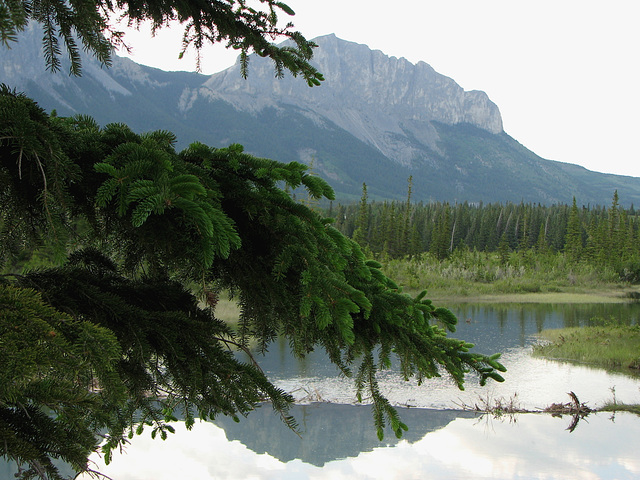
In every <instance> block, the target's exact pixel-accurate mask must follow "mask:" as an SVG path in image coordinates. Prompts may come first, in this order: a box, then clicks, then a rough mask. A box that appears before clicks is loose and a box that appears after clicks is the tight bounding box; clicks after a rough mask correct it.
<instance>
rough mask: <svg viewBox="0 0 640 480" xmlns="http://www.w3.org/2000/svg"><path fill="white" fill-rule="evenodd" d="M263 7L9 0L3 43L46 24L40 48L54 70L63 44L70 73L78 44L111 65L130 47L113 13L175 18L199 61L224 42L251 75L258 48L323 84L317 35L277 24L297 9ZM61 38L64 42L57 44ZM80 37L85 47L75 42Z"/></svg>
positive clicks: (0, 34)
mask: <svg viewBox="0 0 640 480" xmlns="http://www.w3.org/2000/svg"><path fill="white" fill-rule="evenodd" d="M259 6H260V7H264V9H260V8H257V7H256V5H248V4H247V3H246V2H244V1H243V0H225V1H219V0H213V1H211V2H195V1H189V0H188V1H184V2H171V1H170V2H163V1H159V0H143V1H130V0H121V1H118V2H115V3H114V2H111V1H107V0H75V1H73V2H66V1H64V0H52V1H43V0H32V1H29V2H16V1H8V2H3V3H2V8H0V46H9V45H10V42H15V41H17V38H18V33H19V32H21V31H23V30H24V29H25V27H26V26H27V24H28V23H29V22H30V21H35V22H37V23H38V24H40V25H41V27H42V30H43V40H42V44H43V52H44V57H45V60H46V64H47V67H48V68H49V69H50V70H52V71H57V70H59V69H60V67H61V62H60V56H61V55H62V50H63V47H64V50H66V54H67V56H68V57H69V60H70V61H71V67H70V73H71V74H73V75H80V74H81V67H82V65H81V59H80V48H83V49H84V50H86V51H88V52H90V53H91V54H93V55H95V57H96V58H97V59H98V60H99V61H100V62H101V63H102V64H103V65H107V66H108V65H110V64H111V56H112V54H113V48H114V47H116V48H117V47H120V46H125V47H127V48H129V47H128V45H127V44H126V38H125V36H124V33H123V32H122V31H118V30H115V29H114V27H113V26H112V25H113V24H114V23H115V20H117V19H121V20H126V21H127V22H128V23H129V24H131V25H140V24H142V23H143V22H147V21H149V22H151V23H152V25H153V28H154V30H159V29H161V28H164V27H169V25H170V24H171V21H172V20H175V19H178V20H179V21H180V23H181V24H182V25H183V26H184V32H183V38H182V52H181V53H180V57H182V56H183V55H184V53H185V52H186V51H187V49H189V48H191V47H193V48H195V50H196V53H197V58H196V59H197V65H198V66H199V65H200V52H201V51H202V48H203V47H204V46H205V45H206V44H207V43H225V44H226V46H227V47H229V48H233V49H236V50H238V51H239V53H240V64H241V73H242V75H243V76H245V77H246V75H247V71H248V65H249V64H248V55H249V53H251V52H255V53H257V54H258V55H260V56H262V57H269V58H271V59H272V60H273V62H274V67H275V72H276V75H277V76H279V77H281V76H282V75H283V74H284V70H288V71H290V72H291V73H292V74H293V75H294V76H297V75H300V76H302V77H303V78H304V79H305V80H306V82H307V84H308V85H309V86H313V85H320V82H322V80H324V78H323V76H322V74H321V73H320V72H319V71H318V70H317V69H316V68H315V67H313V66H312V65H311V64H310V63H309V60H310V59H311V57H312V55H313V48H314V47H315V46H316V45H315V44H314V43H313V42H311V41H309V40H307V39H306V38H304V36H303V35H302V34H301V33H300V32H298V31H294V30H292V29H293V24H292V23H290V22H288V23H286V24H285V25H284V26H282V25H281V24H279V15H280V14H282V13H284V14H285V15H287V16H293V15H294V12H293V10H292V9H291V7H289V6H288V5H286V4H285V3H283V2H280V1H277V0H261V2H260V4H259ZM278 38H279V39H282V40H284V39H288V40H290V42H289V44H288V45H286V46H277V45H275V44H274V43H273V42H274V40H275V39H278ZM60 40H62V44H63V45H60V43H61V42H60ZM78 42H80V43H81V44H82V46H80V45H78Z"/></svg>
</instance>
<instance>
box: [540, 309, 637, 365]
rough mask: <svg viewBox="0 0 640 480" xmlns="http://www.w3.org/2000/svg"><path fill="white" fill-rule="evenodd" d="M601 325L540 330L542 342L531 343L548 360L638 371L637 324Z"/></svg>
mask: <svg viewBox="0 0 640 480" xmlns="http://www.w3.org/2000/svg"><path fill="white" fill-rule="evenodd" d="M599 320H601V319H592V322H595V323H596V324H597V323H602V325H592V326H586V327H569V328H561V329H554V330H543V331H542V332H541V333H540V337H541V338H542V339H543V343H540V344H538V345H536V346H534V349H533V354H534V355H535V356H540V357H545V358H548V359H551V360H560V361H570V362H577V363H584V364H589V365H595V366H598V367H603V368H607V369H612V370H616V371H625V372H626V373H631V374H636V375H637V374H639V373H640V325H616V324H610V323H611V322H610V321H599Z"/></svg>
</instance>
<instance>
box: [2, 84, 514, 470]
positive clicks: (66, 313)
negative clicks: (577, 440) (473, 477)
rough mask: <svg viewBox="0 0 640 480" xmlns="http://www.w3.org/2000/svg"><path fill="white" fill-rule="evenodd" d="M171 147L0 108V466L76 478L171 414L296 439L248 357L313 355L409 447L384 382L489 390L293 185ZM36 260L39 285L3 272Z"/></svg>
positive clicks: (26, 108) (282, 403)
mask: <svg viewBox="0 0 640 480" xmlns="http://www.w3.org/2000/svg"><path fill="white" fill-rule="evenodd" d="M174 142H175V138H174V136H173V135H172V134H171V133H169V132H163V131H158V132H152V133H148V134H144V135H138V134H136V133H134V132H132V131H131V130H130V129H129V128H128V127H127V126H125V125H119V124H111V125H106V126H105V127H103V128H100V127H99V126H98V125H96V124H95V122H94V121H93V120H92V119H90V118H87V117H83V116H78V117H74V118H59V117H55V116H49V115H47V114H46V113H45V112H44V111H42V110H41V109H40V108H39V107H38V106H37V105H36V104H35V103H34V102H33V101H32V100H30V99H28V98H26V97H24V96H23V95H20V94H17V93H15V92H13V91H11V90H10V89H8V88H3V89H2V90H1V91H0V160H1V164H0V202H1V207H2V208H1V211H0V239H1V241H0V259H1V260H2V262H3V265H4V270H5V272H6V274H5V275H3V276H2V277H1V280H0V345H1V349H0V355H1V357H2V358H1V359H0V360H1V361H0V380H1V382H2V389H0V451H1V452H2V455H3V456H5V457H7V458H9V459H12V460H15V461H16V462H18V463H19V464H21V465H25V470H24V471H23V473H24V478H30V477H33V476H38V475H39V476H41V477H43V478H44V476H45V475H47V476H49V477H50V478H57V477H56V475H57V474H56V470H55V466H54V465H53V463H52V462H51V459H54V458H59V459H61V460H63V461H65V462H67V463H69V464H70V465H71V466H72V467H73V468H74V469H76V470H77V471H83V470H86V469H87V468H88V466H87V456H88V455H89V454H90V453H91V452H93V451H96V450H98V449H99V448H102V449H103V451H104V452H105V453H106V458H107V460H108V459H109V458H110V452H111V450H113V449H114V448H118V447H119V446H121V445H122V444H123V442H124V441H125V440H126V438H127V436H132V435H134V434H135V433H136V432H139V431H141V429H143V428H144V427H145V426H149V428H151V429H152V432H153V433H154V435H156V434H158V435H160V436H161V437H163V438H164V437H165V436H166V435H167V433H168V432H171V430H172V429H171V426H170V424H168V423H167V422H168V421H170V420H172V419H175V417H176V416H177V415H178V414H181V415H185V417H186V421H187V425H188V426H190V425H192V424H193V422H194V419H195V417H199V418H202V419H208V418H214V417H215V416H216V415H219V414H224V415H230V416H232V417H234V418H238V417H240V416H243V415H246V414H248V413H249V412H250V411H251V410H252V409H253V408H255V407H256V405H258V404H259V403H260V402H263V401H265V400H268V401H270V402H271V403H272V405H273V408H274V409H275V411H276V412H278V414H279V415H281V416H282V419H283V420H284V422H285V423H287V424H288V425H290V426H291V427H292V428H295V427H296V424H295V420H294V419H293V418H291V417H290V415H289V413H288V408H289V406H290V405H291V402H292V398H291V397H290V396H289V395H287V394H286V393H285V392H283V391H281V390H279V389H278V388H276V387H274V386H273V385H272V384H271V383H270V382H269V380H268V379H267V378H266V377H265V375H264V374H263V373H262V371H261V370H260V368H259V366H258V362H257V360H256V358H255V357H254V356H250V357H249V358H250V359H251V360H250V362H249V363H243V362H241V361H239V360H238V357H236V356H235V355H234V353H233V352H234V351H237V350H238V349H244V350H245V351H248V347H247V346H248V342H249V340H257V341H258V342H259V344H260V345H262V347H264V348H267V346H268V344H269V342H270V341H272V340H273V339H275V338H276V337H277V336H285V337H286V338H287V339H288V341H289V343H290V345H291V349H292V351H293V352H294V353H295V354H296V355H300V356H303V355H305V354H306V353H308V352H310V351H312V350H314V349H318V348H320V349H323V350H324V351H326V352H327V354H328V356H329V357H330V359H331V360H332V361H333V362H334V363H335V364H336V365H337V367H338V368H339V369H340V370H341V371H342V372H344V373H345V374H346V375H353V378H354V382H355V385H356V387H357V394H358V398H360V399H361V400H368V401H371V402H372V405H373V417H374V422H375V427H376V428H377V430H378V434H379V436H380V437H381V438H382V435H383V431H384V429H385V427H386V426H390V427H391V429H392V430H393V431H394V433H395V434H397V435H398V436H399V435H401V434H402V431H403V430H405V429H406V425H404V424H403V423H402V422H401V420H400V418H399V417H398V414H397V412H396V410H395V409H394V408H393V407H392V406H391V405H390V404H389V402H388V401H387V400H386V399H385V398H384V396H383V395H382V394H381V392H380V390H379V387H378V383H377V380H376V373H377V372H378V370H379V369H381V368H388V367H390V366H391V365H392V363H396V364H397V365H398V366H399V369H400V371H401V373H402V375H404V377H405V378H406V379H409V378H417V379H418V381H419V382H422V381H423V380H424V379H428V378H430V377H434V376H438V375H441V374H448V375H450V376H451V377H452V378H453V379H454V380H455V381H456V382H457V384H458V385H459V386H460V387H461V388H462V384H463V381H464V377H465V374H467V373H469V372H475V373H476V374H477V376H478V377H479V379H480V381H481V382H483V383H484V381H485V380H486V379H487V378H493V379H495V380H498V381H501V380H502V378H501V377H500V375H499V373H498V371H504V367H502V365H501V364H500V363H498V360H497V356H491V357H489V356H485V355H482V354H477V353H472V352H471V350H470V349H471V347H472V345H470V344H468V343H466V342H464V341H460V340H456V339H454V338H450V337H448V336H447V331H449V332H452V331H454V330H455V324H456V318H455V317H454V316H453V315H452V314H451V312H449V311H448V310H446V309H443V308H436V307H434V306H433V305H432V304H431V301H430V300H427V299H425V298H424V292H423V293H422V294H420V295H419V296H417V297H416V298H412V297H410V296H408V295H405V294H403V293H402V292H401V291H400V289H398V288H397V286H396V285H395V284H394V283H393V281H391V280H390V279H389V278H387V277H385V276H384V275H383V274H382V273H381V271H380V265H379V264H377V263H375V262H372V261H367V260H366V259H365V257H364V255H363V253H362V250H361V249H360V247H359V246H358V245H357V244H356V243H355V242H353V241H352V240H350V239H348V238H347V237H345V236H343V235H342V234H340V233H339V232H338V231H337V230H336V229H335V228H333V227H332V226H331V222H330V221H329V220H327V219H325V218H322V217H321V216H320V215H319V214H318V213H316V212H314V211H312V210H311V209H309V208H308V207H306V206H304V205H302V204H300V203H297V202H296V201H295V200H293V199H292V198H291V196H290V195H289V194H288V193H287V191H288V189H294V188H297V187H301V186H303V187H306V189H307V190H308V192H309V195H310V196H311V197H314V198H320V197H326V198H333V192H332V190H331V188H330V187H329V186H328V185H327V184H326V183H325V182H324V181H322V180H321V179H319V178H318V177H315V176H312V175H309V174H308V172H307V167H306V166H304V165H302V164H298V163H289V164H283V163H280V162H277V161H273V160H268V159H263V158H256V157H254V156H251V155H248V154H246V153H244V152H243V150H242V147H241V146H239V145H232V146H230V147H228V148H220V149H216V148H211V147H208V146H206V145H203V144H199V143H195V144H192V145H191V146H190V147H189V148H187V149H186V150H184V151H182V152H176V151H175V150H174V148H173V145H174ZM36 251H46V252H50V264H51V265H50V266H49V267H48V268H40V269H36V270H32V271H27V272H19V271H15V270H13V271H12V268H13V267H12V266H14V265H16V264H17V263H16V258H17V257H18V256H19V255H24V253H25V252H36ZM221 290H225V291H229V292H231V293H232V294H233V295H234V296H235V298H236V299H237V300H238V302H239V304H240V306H241V318H240V324H239V328H238V329H237V330H235V331H232V330H231V329H230V328H229V327H228V326H227V325H226V324H224V323H223V322H221V321H220V320H218V319H217V318H216V317H215V306H216V298H217V297H216V295H217V293H218V292H219V291H221ZM100 445H102V447H100Z"/></svg>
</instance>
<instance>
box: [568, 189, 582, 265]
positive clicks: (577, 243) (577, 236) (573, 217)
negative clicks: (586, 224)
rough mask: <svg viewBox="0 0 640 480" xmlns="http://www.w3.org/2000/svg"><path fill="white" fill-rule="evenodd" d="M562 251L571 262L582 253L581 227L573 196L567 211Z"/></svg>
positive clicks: (577, 258) (576, 259)
mask: <svg viewBox="0 0 640 480" xmlns="http://www.w3.org/2000/svg"><path fill="white" fill-rule="evenodd" d="M564 252H565V255H566V256H567V258H568V259H569V260H570V261H572V262H577V261H578V260H579V259H580V257H581V255H582V228H581V225H580V216H579V212H578V205H577V204H576V197H573V204H572V205H571V211H570V213H569V221H568V223H567V233H566V236H565V246H564Z"/></svg>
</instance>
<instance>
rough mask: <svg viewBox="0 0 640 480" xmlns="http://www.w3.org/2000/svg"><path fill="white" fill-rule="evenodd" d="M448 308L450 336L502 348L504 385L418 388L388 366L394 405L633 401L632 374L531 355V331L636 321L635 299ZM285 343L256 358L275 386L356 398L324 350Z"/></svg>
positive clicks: (638, 389)
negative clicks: (296, 350)
mask: <svg viewBox="0 0 640 480" xmlns="http://www.w3.org/2000/svg"><path fill="white" fill-rule="evenodd" d="M452 311H453V312H454V313H455V314H456V315H457V316H458V318H459V319H460V321H459V325H458V330H457V332H456V333H455V334H454V335H455V336H456V337H458V338H462V339H465V340H468V341H470V342H472V343H474V344H475V345H476V347H475V348H476V350H478V351H481V352H484V353H494V352H502V354H503V356H502V363H503V364H504V365H505V366H506V367H507V369H508V371H507V373H506V374H505V378H506V382H504V383H502V384H497V383H495V382H489V383H488V386H486V387H480V386H479V385H478V382H477V381H475V380H474V379H473V378H470V379H469V380H468V381H467V384H466V389H465V391H464V392H462V391H460V390H458V389H457V388H456V387H455V385H454V384H453V382H451V381H450V380H449V379H448V378H435V379H431V380H428V381H426V382H425V383H424V385H422V386H420V387H418V386H417V385H416V383H415V382H405V381H404V380H402V378H401V376H400V375H399V374H398V373H397V372H395V371H393V370H390V371H385V372H382V373H381V374H380V383H381V387H382V390H383V393H384V394H385V395H386V396H387V397H388V398H389V399H390V400H391V401H392V402H393V403H394V404H395V405H400V406H413V407H421V408H432V409H451V408H458V407H459V405H460V404H468V405H473V404H474V403H475V402H477V401H478V398H479V397H483V398H485V399H487V398H488V399H489V400H491V399H498V398H503V399H509V400H511V399H512V398H514V397H515V399H516V401H517V402H518V404H519V405H520V406H521V407H523V408H528V409H537V408H544V407H546V406H548V405H550V404H551V403H562V402H566V401H568V398H567V392H569V391H574V392H575V393H576V394H577V395H578V398H579V399H580V400H581V401H584V402H587V403H588V404H589V405H590V406H591V407H594V406H599V405H602V404H603V403H606V402H608V401H610V400H612V399H613V390H612V389H615V395H616V398H617V399H618V400H619V401H621V402H626V403H638V402H639V401H640V377H638V376H637V375H635V376H632V375H625V374H622V373H611V372H606V371H604V370H602V369H599V368H591V367H589V366H584V365H571V364H563V363H558V362H554V361H549V360H544V359H541V358H532V357H531V350H532V345H533V344H534V343H535V342H536V341H537V337H536V334H537V333H539V332H540V331H542V330H543V329H546V328H560V327H564V326H579V325H588V324H590V323H592V322H593V321H594V320H593V319H594V318H606V319H609V318H613V319H616V320H619V321H620V322H621V323H625V324H637V323H640V322H639V319H640V305H639V304H606V305H598V304H587V305H567V304H558V305H552V304H522V305H517V304H516V305H514V304H509V305H485V304H482V305H468V304H464V305H459V306H455V305H454V306H453V307H452ZM288 348H289V347H288V344H287V343H286V342H280V343H278V342H276V344H274V345H272V347H271V350H270V352H269V353H268V354H267V355H266V356H265V357H264V358H260V359H259V360H260V363H261V365H262V368H263V369H264V370H265V372H267V374H268V375H269V376H270V378H272V379H273V380H274V381H275V383H276V384H277V385H278V386H279V387H281V388H283V389H285V390H286V391H289V392H292V393H293V395H294V396H295V397H296V398H297V400H298V401H300V402H313V401H325V402H332V403H341V404H352V403H355V391H354V389H353V386H352V383H353V382H352V381H351V380H350V379H346V378H343V377H341V376H340V375H339V372H338V371H337V369H336V367H335V366H334V365H333V364H331V363H330V362H329V361H328V360H327V358H326V356H325V355H324V353H323V352H320V351H317V352H312V353H311V354H310V355H309V356H308V357H307V358H306V359H305V360H304V361H303V362H300V361H299V360H297V359H296V358H294V357H292V356H291V355H289V354H288Z"/></svg>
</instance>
